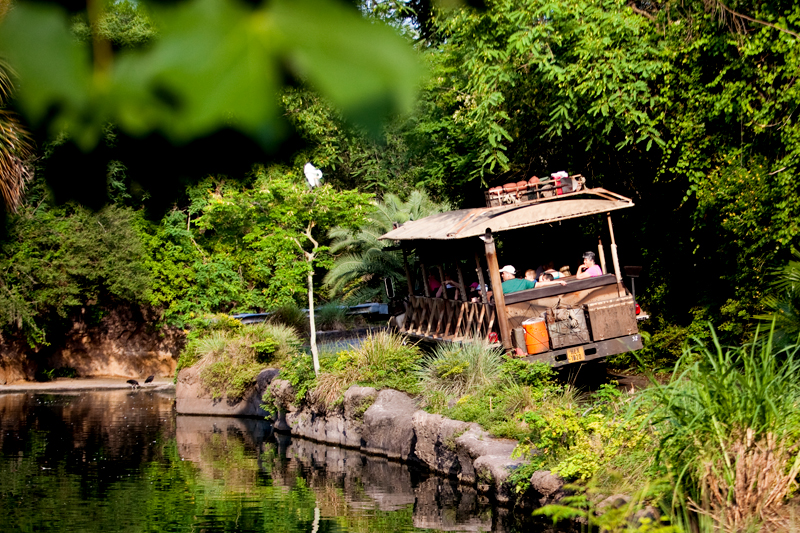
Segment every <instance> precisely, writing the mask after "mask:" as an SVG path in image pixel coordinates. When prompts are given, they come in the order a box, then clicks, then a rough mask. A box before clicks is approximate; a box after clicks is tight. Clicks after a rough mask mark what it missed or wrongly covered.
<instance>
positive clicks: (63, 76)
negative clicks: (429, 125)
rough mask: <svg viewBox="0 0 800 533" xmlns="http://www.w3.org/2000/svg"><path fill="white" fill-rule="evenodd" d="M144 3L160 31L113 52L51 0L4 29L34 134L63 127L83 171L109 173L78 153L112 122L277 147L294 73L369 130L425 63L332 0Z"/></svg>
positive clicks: (123, 133)
mask: <svg viewBox="0 0 800 533" xmlns="http://www.w3.org/2000/svg"><path fill="white" fill-rule="evenodd" d="M150 8H151V10H152V13H153V20H154V26H155V27H156V29H157V35H158V37H157V38H156V39H155V41H154V42H153V43H152V44H151V45H149V46H146V47H140V48H138V49H127V50H121V51H117V52H113V53H111V52H110V51H111V46H110V44H109V43H108V42H107V41H106V42H104V41H103V37H102V35H94V39H93V42H91V43H89V42H86V43H82V42H78V41H77V40H76V39H75V37H74V35H73V34H72V33H71V31H70V18H69V17H70V15H69V14H68V13H67V12H66V11H64V10H63V9H62V8H61V7H59V6H58V5H55V4H48V3H29V2H20V3H18V4H16V5H15V6H14V7H13V8H12V9H11V10H10V11H9V13H8V14H7V15H6V17H5V20H4V21H3V22H4V23H3V25H2V27H1V28H0V56H2V57H5V58H6V59H7V60H8V61H9V63H10V64H11V66H12V67H13V68H14V69H15V70H16V72H17V73H18V90H17V92H16V98H17V100H18V102H19V107H20V109H21V110H22V112H23V114H24V116H25V118H26V119H27V120H28V121H29V122H30V124H31V125H32V126H33V127H34V128H35V129H36V130H37V131H39V132H40V137H46V138H48V139H49V140H54V139H56V138H58V137H59V136H61V135H63V133H65V132H66V133H67V134H68V137H69V141H67V143H66V144H68V145H70V147H68V149H67V151H68V152H70V154H71V155H70V156H69V157H66V158H64V159H65V161H68V162H69V165H70V166H72V167H74V166H75V165H79V166H80V167H81V168H83V169H84V172H83V175H85V174H86V173H87V172H94V173H98V172H104V171H105V168H106V166H107V165H106V164H104V162H103V160H105V158H106V156H105V155H103V154H102V153H101V154H97V153H95V154H93V155H92V157H93V158H95V159H96V158H97V157H100V158H101V161H99V162H89V161H82V156H81V155H80V154H81V153H83V154H86V153H90V152H92V151H93V150H95V149H97V148H100V152H102V151H103V136H104V131H105V128H107V126H108V124H109V123H111V124H114V125H115V126H116V127H117V128H118V129H119V134H120V135H119V137H120V138H121V139H125V138H126V137H127V138H133V139H138V138H153V137H155V138H163V139H165V140H167V141H169V143H171V144H173V145H177V146H181V145H187V144H189V143H191V142H192V141H195V140H197V139H200V138H204V137H209V136H212V135H213V134H214V133H215V132H217V131H221V130H225V131H230V130H233V131H238V132H240V133H243V134H245V135H246V136H248V137H250V139H252V140H253V141H255V142H256V143H257V145H258V146H259V147H260V148H261V150H273V149H275V148H276V147H277V146H278V143H279V141H280V140H281V139H284V138H285V137H286V135H287V132H288V127H287V126H286V123H285V122H284V121H283V120H282V118H281V117H280V113H279V107H278V105H279V92H280V90H281V88H282V87H283V86H285V85H286V84H287V83H293V82H292V81H291V80H292V79H294V80H300V81H302V82H308V83H310V84H312V85H313V86H314V87H315V88H316V89H318V90H319V91H320V92H321V93H322V94H323V95H324V96H326V97H327V98H329V99H330V101H331V102H332V103H333V105H335V106H337V107H339V108H340V109H341V110H342V112H343V113H344V115H345V116H346V117H348V118H350V119H351V120H353V121H355V122H356V123H357V124H358V125H359V126H361V127H364V128H366V129H367V130H368V131H370V132H377V131H378V130H379V128H380V124H381V121H382V119H383V118H384V117H385V116H386V115H387V114H390V113H397V112H405V111H410V109H411V107H412V105H413V102H414V99H415V94H416V88H417V86H418V84H419V80H420V76H421V74H422V69H421V66H420V64H419V63H418V61H417V58H416V54H415V52H414V50H413V49H412V47H411V45H410V43H408V42H407V41H406V40H404V39H403V38H402V37H400V36H399V35H397V34H396V33H395V31H394V30H393V29H391V28H390V27H388V26H386V25H383V24H381V23H378V22H375V21H368V20H366V19H364V18H363V17H362V16H361V14H360V13H359V12H358V10H356V9H353V8H351V7H348V6H346V5H343V4H340V3H338V2H337V1H335V0H291V1H289V0H276V1H274V2H269V3H268V4H266V5H260V6H256V7H254V6H252V5H249V4H245V3H242V2H239V1H238V0H189V1H186V2H181V3H177V4H171V5H169V6H163V5H153V6H150ZM89 15H90V19H91V16H92V13H91V12H90V13H89ZM103 50H105V51H106V52H108V54H106V53H105V52H103ZM206 148H207V147H206ZM188 152H190V153H193V152H194V151H192V150H189V151H188ZM144 155H146V154H144ZM201 155H203V156H206V155H207V154H201ZM225 156H226V157H228V158H229V159H235V158H236V154H235V153H228V154H225ZM83 159H85V158H83ZM262 159H263V155H262ZM177 164H178V165H179V164H180V161H178V162H177ZM173 166H174V164H173ZM90 169H94V170H90ZM61 170H64V171H65V170H68V169H67V168H65V167H63V165H62V167H61V168H60V169H59V171H58V172H53V173H52V175H53V176H58V177H59V178H61V177H63V172H61ZM72 170H73V171H74V168H72ZM156 172H158V170H157V169H156ZM87 178H89V177H88V176H87ZM163 178H166V179H170V178H172V179H174V176H166V175H163V173H162V176H160V178H159V179H163ZM52 179H53V178H52V177H48V181H52ZM100 179H104V176H103V177H102V178H101V177H100V176H97V177H95V181H93V182H92V186H95V185H96V183H97V182H98V181H100Z"/></svg>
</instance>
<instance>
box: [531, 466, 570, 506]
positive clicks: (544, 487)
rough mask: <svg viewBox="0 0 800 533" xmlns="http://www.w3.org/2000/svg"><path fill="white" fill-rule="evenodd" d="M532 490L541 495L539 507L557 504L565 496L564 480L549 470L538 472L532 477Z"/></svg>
mask: <svg viewBox="0 0 800 533" xmlns="http://www.w3.org/2000/svg"><path fill="white" fill-rule="evenodd" d="M531 488H532V489H533V490H534V491H535V492H536V493H538V495H539V505H547V504H550V503H555V502H557V501H558V500H560V499H561V498H562V497H563V496H565V492H564V480H563V479H561V478H560V477H559V476H557V475H555V474H553V473H552V472H550V471H549V470H537V471H536V472H534V473H533V475H532V476H531Z"/></svg>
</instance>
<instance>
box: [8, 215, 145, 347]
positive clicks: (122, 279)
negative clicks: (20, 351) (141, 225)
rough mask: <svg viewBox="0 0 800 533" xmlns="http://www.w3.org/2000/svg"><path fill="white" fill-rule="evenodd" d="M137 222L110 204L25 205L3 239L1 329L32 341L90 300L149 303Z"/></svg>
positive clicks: (42, 340)
mask: <svg viewBox="0 0 800 533" xmlns="http://www.w3.org/2000/svg"><path fill="white" fill-rule="evenodd" d="M135 220H136V214H135V213H133V212H132V211H131V210H129V209H123V208H117V207H113V206H109V207H106V208H105V209H103V210H101V211H98V212H94V213H93V212H90V211H88V210H86V209H84V208H81V207H76V206H62V207H58V208H53V207H50V206H49V205H47V203H46V202H43V203H40V204H39V205H38V206H32V205H25V206H23V207H22V208H21V209H20V210H19V211H18V213H17V214H16V215H15V216H13V217H11V218H10V219H9V225H8V227H7V231H8V234H7V235H6V236H5V238H4V239H3V240H2V242H0V269H2V270H0V271H2V273H3V274H2V276H0V327H2V328H3V330H4V331H6V332H7V333H11V334H15V333H21V334H22V335H24V337H25V338H26V339H27V341H28V343H29V344H30V345H31V346H35V345H37V344H41V343H46V342H47V341H48V339H47V332H48V330H50V329H52V328H57V327H58V325H59V323H60V322H61V321H62V320H64V319H66V318H67V317H68V316H70V314H72V313H75V312H76V311H79V310H80V309H81V307H84V306H87V302H91V303H92V304H93V305H94V306H96V307H100V306H102V305H106V304H112V303H113V302H117V301H123V302H133V303H145V302H146V301H147V300H148V299H149V297H150V283H151V280H150V276H149V273H148V271H147V269H146V263H145V255H144V249H143V246H142V243H141V240H140V239H139V237H138V235H137V234H136V232H135V230H134V222H135Z"/></svg>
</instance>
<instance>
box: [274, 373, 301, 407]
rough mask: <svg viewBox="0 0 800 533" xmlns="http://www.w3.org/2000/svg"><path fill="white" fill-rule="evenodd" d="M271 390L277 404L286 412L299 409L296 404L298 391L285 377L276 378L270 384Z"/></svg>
mask: <svg viewBox="0 0 800 533" xmlns="http://www.w3.org/2000/svg"><path fill="white" fill-rule="evenodd" d="M269 392H270V394H272V398H273V399H274V402H275V406H276V407H277V408H278V409H280V410H282V411H283V412H285V413H293V412H295V411H297V406H296V405H295V401H296V396H297V393H296V392H295V391H294V387H292V384H291V383H289V382H288V381H286V380H285V379H275V380H273V381H272V383H270V385H269Z"/></svg>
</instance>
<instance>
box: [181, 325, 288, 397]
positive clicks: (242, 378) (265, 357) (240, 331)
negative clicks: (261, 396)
mask: <svg viewBox="0 0 800 533" xmlns="http://www.w3.org/2000/svg"><path fill="white" fill-rule="evenodd" d="M299 347H300V340H299V339H298V338H297V335H296V334H295V333H294V331H292V330H291V329H290V328H287V327H286V326H279V325H274V324H257V325H252V326H242V327H237V328H231V327H229V326H227V325H224V324H223V325H221V326H220V327H212V328H208V329H207V330H206V331H205V332H204V334H203V335H202V336H200V335H198V336H197V337H196V338H194V339H192V340H190V341H189V343H187V346H186V348H185V349H184V352H183V354H182V355H181V359H180V361H179V365H180V366H181V368H183V367H186V366H195V365H196V366H197V368H199V369H200V379H201V380H202V382H203V385H204V386H205V387H207V388H208V389H209V390H210V391H211V394H212V396H213V397H214V398H221V397H225V398H229V399H239V398H241V397H242V396H243V395H244V393H245V392H246V391H247V389H248V388H249V387H250V386H251V385H252V384H253V383H255V379H256V377H257V376H258V373H259V372H261V370H263V369H264V365H266V364H270V365H273V366H280V365H281V364H283V363H284V362H285V361H287V360H291V358H292V357H293V356H295V355H296V354H297V352H298V349H299Z"/></svg>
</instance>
